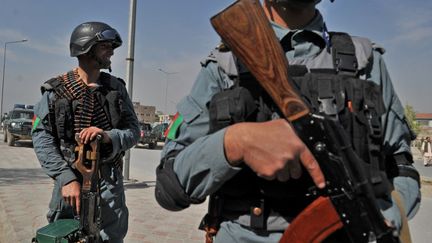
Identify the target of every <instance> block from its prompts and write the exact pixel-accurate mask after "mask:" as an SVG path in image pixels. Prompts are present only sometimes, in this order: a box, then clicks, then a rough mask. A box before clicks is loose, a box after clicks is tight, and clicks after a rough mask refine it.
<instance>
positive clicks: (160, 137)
mask: <svg viewBox="0 0 432 243" xmlns="http://www.w3.org/2000/svg"><path fill="white" fill-rule="evenodd" d="M168 126H169V124H168V123H160V124H158V125H156V126H154V127H153V129H152V134H153V136H154V137H156V140H157V141H158V142H165V131H166V129H167V128H168Z"/></svg>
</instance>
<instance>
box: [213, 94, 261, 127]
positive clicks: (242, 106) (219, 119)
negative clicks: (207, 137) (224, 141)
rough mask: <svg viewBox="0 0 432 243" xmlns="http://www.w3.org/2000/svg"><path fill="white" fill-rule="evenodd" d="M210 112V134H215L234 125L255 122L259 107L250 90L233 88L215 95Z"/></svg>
mask: <svg viewBox="0 0 432 243" xmlns="http://www.w3.org/2000/svg"><path fill="white" fill-rule="evenodd" d="M208 110H209V115H210V129H209V133H213V132H215V131H218V130H220V129H222V128H224V127H227V126H229V125H232V124H234V123H239V122H245V121H252V120H254V119H255V117H256V113H257V105H256V103H255V100H254V98H253V97H252V94H251V93H250V92H249V90H247V89H246V88H243V87H240V86H233V87H232V88H231V89H228V90H224V91H222V92H219V93H217V94H215V95H214V96H213V97H212V99H211V101H210V102H209V104H208Z"/></svg>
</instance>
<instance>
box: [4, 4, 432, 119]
mask: <svg viewBox="0 0 432 243" xmlns="http://www.w3.org/2000/svg"><path fill="white" fill-rule="evenodd" d="M137 2H138V3H137V20H136V46H135V72H134V86H133V100H134V101H139V102H141V103H142V104H145V105H153V106H156V109H157V110H163V111H165V91H167V92H168V98H167V99H166V100H167V102H166V103H167V110H168V112H170V113H174V112H175V104H176V103H177V102H178V101H179V100H180V99H181V98H182V97H183V96H184V95H186V94H187V93H188V91H189V89H190V87H191V85H192V84H193V82H194V80H195V77H196V75H197V73H198V71H199V69H200V64H199V61H200V60H201V59H202V58H204V57H205V56H206V55H207V54H208V53H209V51H210V49H212V48H213V47H214V46H215V45H216V44H217V43H218V41H219V38H218V36H217V35H216V34H215V32H214V30H213V29H212V27H211V26H210V22H209V18H210V17H211V16H213V15H214V14H216V13H217V12H219V11H220V10H221V9H223V8H224V7H225V6H227V5H228V4H230V3H232V2H233V1H231V0H183V1H179V0H158V1H150V0H138V1H137ZM129 4H130V3H129V1H128V0H74V1H60V0H1V5H0V6H1V7H0V44H1V49H0V54H1V57H3V53H4V43H5V42H7V41H16V40H21V39H28V40H29V41H28V42H24V43H18V44H8V45H7V56H6V57H7V59H6V72H5V84H4V85H5V87H4V105H3V107H4V108H3V110H4V112H5V111H7V110H9V109H10V108H11V107H12V105H13V104H14V103H28V104H33V103H36V102H37V101H38V100H39V98H40V92H39V87H40V85H41V84H42V83H43V82H44V81H45V80H48V79H50V78H51V77H54V76H57V75H59V74H61V73H64V72H66V71H68V70H70V69H72V68H73V67H75V66H76V65H77V62H76V59H75V58H71V57H70V56H69V47H68V45H69V38H70V34H71V32H72V30H73V29H74V28H75V27H76V26H77V25H78V24H80V23H82V22H86V21H102V22H106V23H108V24H110V25H111V26H112V27H114V28H116V29H117V30H118V31H119V33H120V35H121V36H122V38H123V42H124V45H123V46H121V47H120V48H118V49H116V51H115V55H114V57H113V59H112V60H113V65H112V66H113V72H112V74H113V75H116V76H119V77H122V78H125V74H126V61H125V58H126V55H127V42H128V21H129V17H128V16H129ZM318 7H319V9H320V10H321V11H322V12H323V14H324V15H325V19H326V23H327V27H328V29H329V30H337V31H345V32H350V33H351V34H353V35H357V36H365V37H368V38H370V39H372V40H373V41H374V42H377V43H379V44H380V45H381V46H384V47H385V49H386V50H387V52H386V54H385V56H384V58H385V60H386V63H387V67H388V69H389V70H390V73H391V77H392V79H393V82H394V86H395V89H396V91H397V92H398V94H399V96H400V99H401V100H402V102H403V104H410V105H412V106H413V107H414V109H415V110H416V111H417V112H430V113H432V108H431V99H430V95H431V92H432V83H431V82H430V80H431V78H430V76H431V75H430V73H429V72H430V70H431V69H432V47H431V46H432V45H431V44H432V42H431V39H432V1H430V0H411V1H403V0H385V1H379V0H361V1H353V0H336V1H335V2H334V3H330V2H329V1H328V0H323V2H322V3H321V4H319V5H318ZM1 64H3V61H1ZM159 69H162V70H164V71H166V72H169V73H174V74H171V75H165V74H164V73H162V72H161V71H159ZM0 72H2V69H1V70H0ZM1 74H3V73H1ZM0 77H1V76H0ZM167 81H168V84H169V85H168V89H167V90H166V87H167V86H166V82H167Z"/></svg>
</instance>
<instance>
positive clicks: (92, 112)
mask: <svg viewBox="0 0 432 243" xmlns="http://www.w3.org/2000/svg"><path fill="white" fill-rule="evenodd" d="M121 44H122V40H121V38H120V35H119V34H118V32H117V31H116V30H115V29H114V28H112V27H111V26H109V25H108V24H105V23H102V22H86V23H82V24H80V25H78V26H77V27H76V28H75V29H74V30H73V32H72V35H71V38H70V55H71V56H72V57H77V59H78V66H77V67H76V68H73V69H72V70H71V71H68V72H66V73H63V74H61V75H59V76H56V77H54V78H52V79H50V80H48V81H46V82H45V83H44V84H43V85H42V87H41V91H42V98H41V100H40V101H39V103H38V104H37V105H36V107H35V115H36V117H37V118H36V121H35V123H34V126H33V130H32V136H33V144H34V150H35V152H36V155H37V157H38V159H39V161H40V163H41V166H42V168H43V169H44V171H45V172H46V173H47V175H48V176H50V177H51V178H53V179H54V189H53V194H52V198H51V202H50V204H49V212H48V214H47V219H48V221H49V222H53V221H56V220H58V219H64V218H74V217H75V216H77V215H79V213H80V212H79V211H80V206H81V205H80V204H81V201H80V193H81V182H82V177H81V175H80V173H79V172H78V171H77V170H76V169H75V168H73V167H72V163H73V162H74V161H75V159H76V154H75V147H76V145H77V143H76V140H75V134H79V135H78V136H79V140H80V142H81V143H84V144H87V143H90V142H91V141H92V140H94V139H95V138H96V137H97V136H98V135H100V136H101V137H102V140H101V150H100V157H101V165H100V168H99V173H100V177H101V179H100V181H99V190H100V195H101V203H100V208H101V222H102V223H101V231H100V238H101V240H102V241H104V242H123V238H124V237H125V235H126V232H127V228H128V209H127V207H126V204H125V194H124V188H123V178H122V157H123V154H124V151H126V150H127V149H130V148H132V147H133V146H134V145H135V144H136V143H137V141H138V139H139V127H138V120H137V117H136V115H135V112H134V110H133V105H132V102H131V100H130V99H129V95H128V93H127V91H126V88H125V83H124V81H123V80H122V79H120V78H117V77H114V76H112V75H110V74H109V73H105V72H101V69H109V70H110V71H111V57H112V55H113V54H114V49H116V48H117V47H119V46H121Z"/></svg>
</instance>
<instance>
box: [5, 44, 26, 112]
mask: <svg viewBox="0 0 432 243" xmlns="http://www.w3.org/2000/svg"><path fill="white" fill-rule="evenodd" d="M26 41H27V40H26V39H23V40H18V41H7V42H5V43H4V49H3V79H2V85H1V98H0V117H2V118H3V94H4V81H5V72H6V48H7V45H8V44H13V43H22V42H26Z"/></svg>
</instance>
